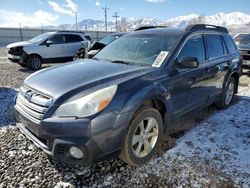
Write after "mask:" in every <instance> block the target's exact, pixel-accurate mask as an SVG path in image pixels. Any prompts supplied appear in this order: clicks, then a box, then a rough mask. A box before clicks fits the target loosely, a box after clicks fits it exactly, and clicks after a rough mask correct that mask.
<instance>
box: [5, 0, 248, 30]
mask: <svg viewBox="0 0 250 188" xmlns="http://www.w3.org/2000/svg"><path fill="white" fill-rule="evenodd" d="M105 6H106V7H108V11H107V13H108V14H107V15H108V21H113V17H112V16H113V15H114V14H115V12H118V15H119V16H120V17H132V18H143V17H151V18H155V19H159V20H161V21H166V20H168V19H170V18H174V17H177V16H185V15H188V14H202V15H213V14H216V13H218V12H223V13H230V12H243V13H246V14H250V8H249V7H250V0H209V1H204V0H0V27H18V26H19V24H21V25H22V26H41V25H60V24H72V23H75V17H74V13H73V12H77V17H78V20H79V21H81V20H83V19H96V20H104V10H103V7H105Z"/></svg>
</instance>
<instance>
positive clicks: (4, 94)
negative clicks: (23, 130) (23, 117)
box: [0, 87, 17, 127]
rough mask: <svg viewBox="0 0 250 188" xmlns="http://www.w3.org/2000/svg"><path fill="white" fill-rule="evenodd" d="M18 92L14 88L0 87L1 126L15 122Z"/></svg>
mask: <svg viewBox="0 0 250 188" xmlns="http://www.w3.org/2000/svg"><path fill="white" fill-rule="evenodd" d="M16 93H17V91H16V90H14V89H11V88H6V87H0V112H1V113H0V127H3V126H7V125H13V124H14V123H15V120H14V113H13V112H14V111H13V109H14V98H15V95H16Z"/></svg>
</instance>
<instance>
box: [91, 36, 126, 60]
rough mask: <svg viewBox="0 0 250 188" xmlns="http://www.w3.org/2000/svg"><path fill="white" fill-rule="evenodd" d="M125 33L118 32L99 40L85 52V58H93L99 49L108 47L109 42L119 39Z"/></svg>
mask: <svg viewBox="0 0 250 188" xmlns="http://www.w3.org/2000/svg"><path fill="white" fill-rule="evenodd" d="M125 34H126V32H119V33H112V34H110V35H107V36H106V37H104V38H103V39H101V40H100V41H98V42H95V43H94V44H93V45H92V46H91V48H90V49H89V50H88V52H87V56H86V57H87V58H92V57H94V56H95V55H96V54H97V53H98V52H99V51H100V50H101V49H103V48H104V47H105V46H107V45H109V44H110V43H111V42H113V41H115V40H116V39H118V38H120V37H121V36H123V35H125Z"/></svg>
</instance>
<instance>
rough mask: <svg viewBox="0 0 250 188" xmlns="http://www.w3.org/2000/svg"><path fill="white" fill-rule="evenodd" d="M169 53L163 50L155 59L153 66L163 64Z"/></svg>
mask: <svg viewBox="0 0 250 188" xmlns="http://www.w3.org/2000/svg"><path fill="white" fill-rule="evenodd" d="M167 55H168V51H161V53H159V55H158V56H157V58H156V59H155V61H154V63H153V64H152V67H160V66H161V64H162V63H163V62H164V60H165V59H166V57H167Z"/></svg>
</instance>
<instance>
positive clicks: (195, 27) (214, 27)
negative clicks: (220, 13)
mask: <svg viewBox="0 0 250 188" xmlns="http://www.w3.org/2000/svg"><path fill="white" fill-rule="evenodd" d="M185 30H186V31H196V30H213V31H220V32H224V33H228V30H227V28H225V27H221V26H217V25H209V24H195V25H189V26H187V28H186V29H185Z"/></svg>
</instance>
